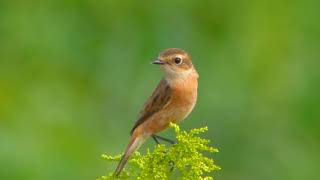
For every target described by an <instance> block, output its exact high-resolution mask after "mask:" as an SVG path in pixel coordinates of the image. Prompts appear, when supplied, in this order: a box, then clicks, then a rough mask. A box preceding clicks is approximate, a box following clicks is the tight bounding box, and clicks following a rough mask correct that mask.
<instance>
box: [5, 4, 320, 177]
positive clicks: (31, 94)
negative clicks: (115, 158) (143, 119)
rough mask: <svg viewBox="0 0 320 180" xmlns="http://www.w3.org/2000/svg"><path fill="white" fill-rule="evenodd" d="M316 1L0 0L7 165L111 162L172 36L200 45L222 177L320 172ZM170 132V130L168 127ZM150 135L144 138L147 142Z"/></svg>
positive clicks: (99, 165)
mask: <svg viewBox="0 0 320 180" xmlns="http://www.w3.org/2000/svg"><path fill="white" fill-rule="evenodd" d="M319 7H320V1H317V0H303V1H302V0H301V1H299V0H297V1H287V0H270V1H265V2H262V1H253V0H246V1H235V0H234V1H230V0H227V1H226V0H224V1H222V0H203V1H199V0H178V1H169V0H161V1H155V0H148V1H115V0H105V1H95V0H93V1H84V0H45V1H19V0H11V1H8V0H2V1H0V179H1V180H15V179H17V180H18V179H25V180H27V179H28V180H29V179H30V180H43V179H47V180H51V179H52V180H56V179H78V180H80V179H83V180H85V179H96V178H97V177H99V176H101V175H104V174H105V173H107V172H110V171H113V169H114V167H115V164H110V163H108V162H104V161H103V160H102V159H101V157H100V155H101V154H102V153H109V154H118V153H120V152H122V151H123V150H124V148H125V146H126V144H127V141H128V138H129V131H130V129H131V127H132V125H133V124H134V121H135V118H136V117H137V114H138V112H139V110H140V108H141V106H142V105H143V103H144V101H145V100H146V98H147V97H148V95H149V94H151V92H152V90H153V89H154V87H155V86H156V84H157V83H158V81H159V80H160V78H161V72H160V70H159V68H158V67H156V66H153V65H150V61H151V60H152V59H153V58H154V57H156V56H157V55H158V53H159V52H160V51H162V50H163V49H165V48H168V47H179V48H183V49H185V50H187V51H188V52H190V53H191V54H192V55H193V59H194V63H195V65H196V67H197V70H198V71H199V74H200V89H199V100H198V104H197V106H196V108H195V110H194V112H193V113H192V115H191V116H190V117H189V118H188V119H187V120H186V121H184V122H183V123H182V125H181V126H182V127H183V128H185V129H190V128H195V127H202V126H209V132H208V133H206V134H205V136H206V137H207V138H209V139H211V140H213V143H212V145H214V146H215V147H218V148H219V149H220V153H217V154H215V155H214V156H213V157H214V158H215V159H216V163H217V164H218V165H220V166H221V167H222V170H221V171H219V172H218V173H216V174H215V177H216V179H226V180H228V179H238V180H256V179H259V180H270V179H279V180H300V179H316V178H317V177H319V173H318V171H319V167H320V154H319V152H320V143H319V138H320V131H319V128H320V123H319V120H320V95H319V92H320V72H319V68H320V20H319V19H320V16H319ZM164 135H165V136H168V137H170V136H171V135H172V134H170V132H169V133H168V132H165V133H164ZM152 145H153V142H152V141H151V140H149V141H148V142H147V143H146V145H144V146H143V147H142V148H141V149H146V148H147V147H152Z"/></svg>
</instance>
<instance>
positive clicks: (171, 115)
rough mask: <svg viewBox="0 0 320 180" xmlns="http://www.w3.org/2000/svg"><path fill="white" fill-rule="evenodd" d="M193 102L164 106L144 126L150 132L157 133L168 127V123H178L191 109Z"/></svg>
mask: <svg viewBox="0 0 320 180" xmlns="http://www.w3.org/2000/svg"><path fill="white" fill-rule="evenodd" d="M193 107H194V104H190V105H188V106H180V107H175V108H166V109H164V110H162V111H160V112H158V113H157V114H155V115H154V116H153V117H152V119H150V121H148V122H146V123H147V124H145V125H146V128H147V129H149V131H150V132H149V133H150V134H156V133H159V132H161V131H163V130H165V129H167V128H168V126H169V124H170V123H171V122H172V123H180V122H181V121H182V120H184V119H185V118H186V117H187V116H188V115H189V114H190V113H191V111H192V109H193Z"/></svg>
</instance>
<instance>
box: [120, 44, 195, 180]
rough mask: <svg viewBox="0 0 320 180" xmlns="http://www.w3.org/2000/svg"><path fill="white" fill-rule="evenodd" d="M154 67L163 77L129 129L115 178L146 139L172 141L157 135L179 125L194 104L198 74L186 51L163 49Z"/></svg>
mask: <svg viewBox="0 0 320 180" xmlns="http://www.w3.org/2000/svg"><path fill="white" fill-rule="evenodd" d="M153 64H157V65H160V67H161V69H162V70H163V72H164V78H163V79H162V80H161V81H160V82H159V84H158V86H157V88H156V89H155V90H154V92H153V93H152V95H151V96H150V97H149V99H148V100H147V102H146V104H145V106H144V108H143V110H142V111H141V112H140V115H139V118H138V120H137V122H136V123H135V125H134V127H133V128H132V130H131V138H130V141H129V144H128V146H127V149H126V151H125V153H124V155H123V157H122V159H121V161H120V162H119V164H118V166H117V169H116V170H115V173H114V174H115V175H116V176H118V175H119V174H120V173H121V171H122V169H123V168H124V166H125V164H126V162H127V161H128V158H129V157H130V155H131V154H132V153H133V152H134V151H135V150H137V149H138V148H139V147H140V146H141V145H142V144H143V143H144V141H145V140H146V139H147V138H148V137H152V138H153V139H154V140H155V141H156V142H157V143H158V139H161V140H165V141H169V142H172V141H171V140H169V139H166V138H163V137H160V136H157V135H156V134H157V133H159V132H161V131H163V130H165V129H166V128H168V126H169V124H170V122H173V123H179V122H180V121H182V120H183V119H185V118H186V117H187V116H188V115H189V114H190V113H191V111H192V109H193V108H194V106H195V104H196V101H197V91H198V90H197V89H198V77H199V75H198V73H197V71H196V70H195V68H194V65H193V64H192V61H191V56H190V55H189V54H188V53H187V52H185V51H183V50H181V49H177V48H170V49H166V50H164V51H163V52H162V53H160V55H159V57H158V58H157V59H156V60H155V61H154V62H153Z"/></svg>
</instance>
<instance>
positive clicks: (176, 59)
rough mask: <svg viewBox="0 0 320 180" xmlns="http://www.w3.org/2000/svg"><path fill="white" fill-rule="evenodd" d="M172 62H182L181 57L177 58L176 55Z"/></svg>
mask: <svg viewBox="0 0 320 180" xmlns="http://www.w3.org/2000/svg"><path fill="white" fill-rule="evenodd" d="M174 63H176V64H178V65H179V64H181V63H182V59H181V58H179V57H176V58H175V59H174Z"/></svg>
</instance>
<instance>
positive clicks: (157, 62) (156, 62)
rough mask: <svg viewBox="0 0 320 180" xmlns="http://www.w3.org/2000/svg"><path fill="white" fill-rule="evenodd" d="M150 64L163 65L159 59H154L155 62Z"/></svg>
mask: <svg viewBox="0 0 320 180" xmlns="http://www.w3.org/2000/svg"><path fill="white" fill-rule="evenodd" d="M152 64H158V65H163V64H164V62H163V61H161V60H160V59H156V60H155V61H153V62H152Z"/></svg>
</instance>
